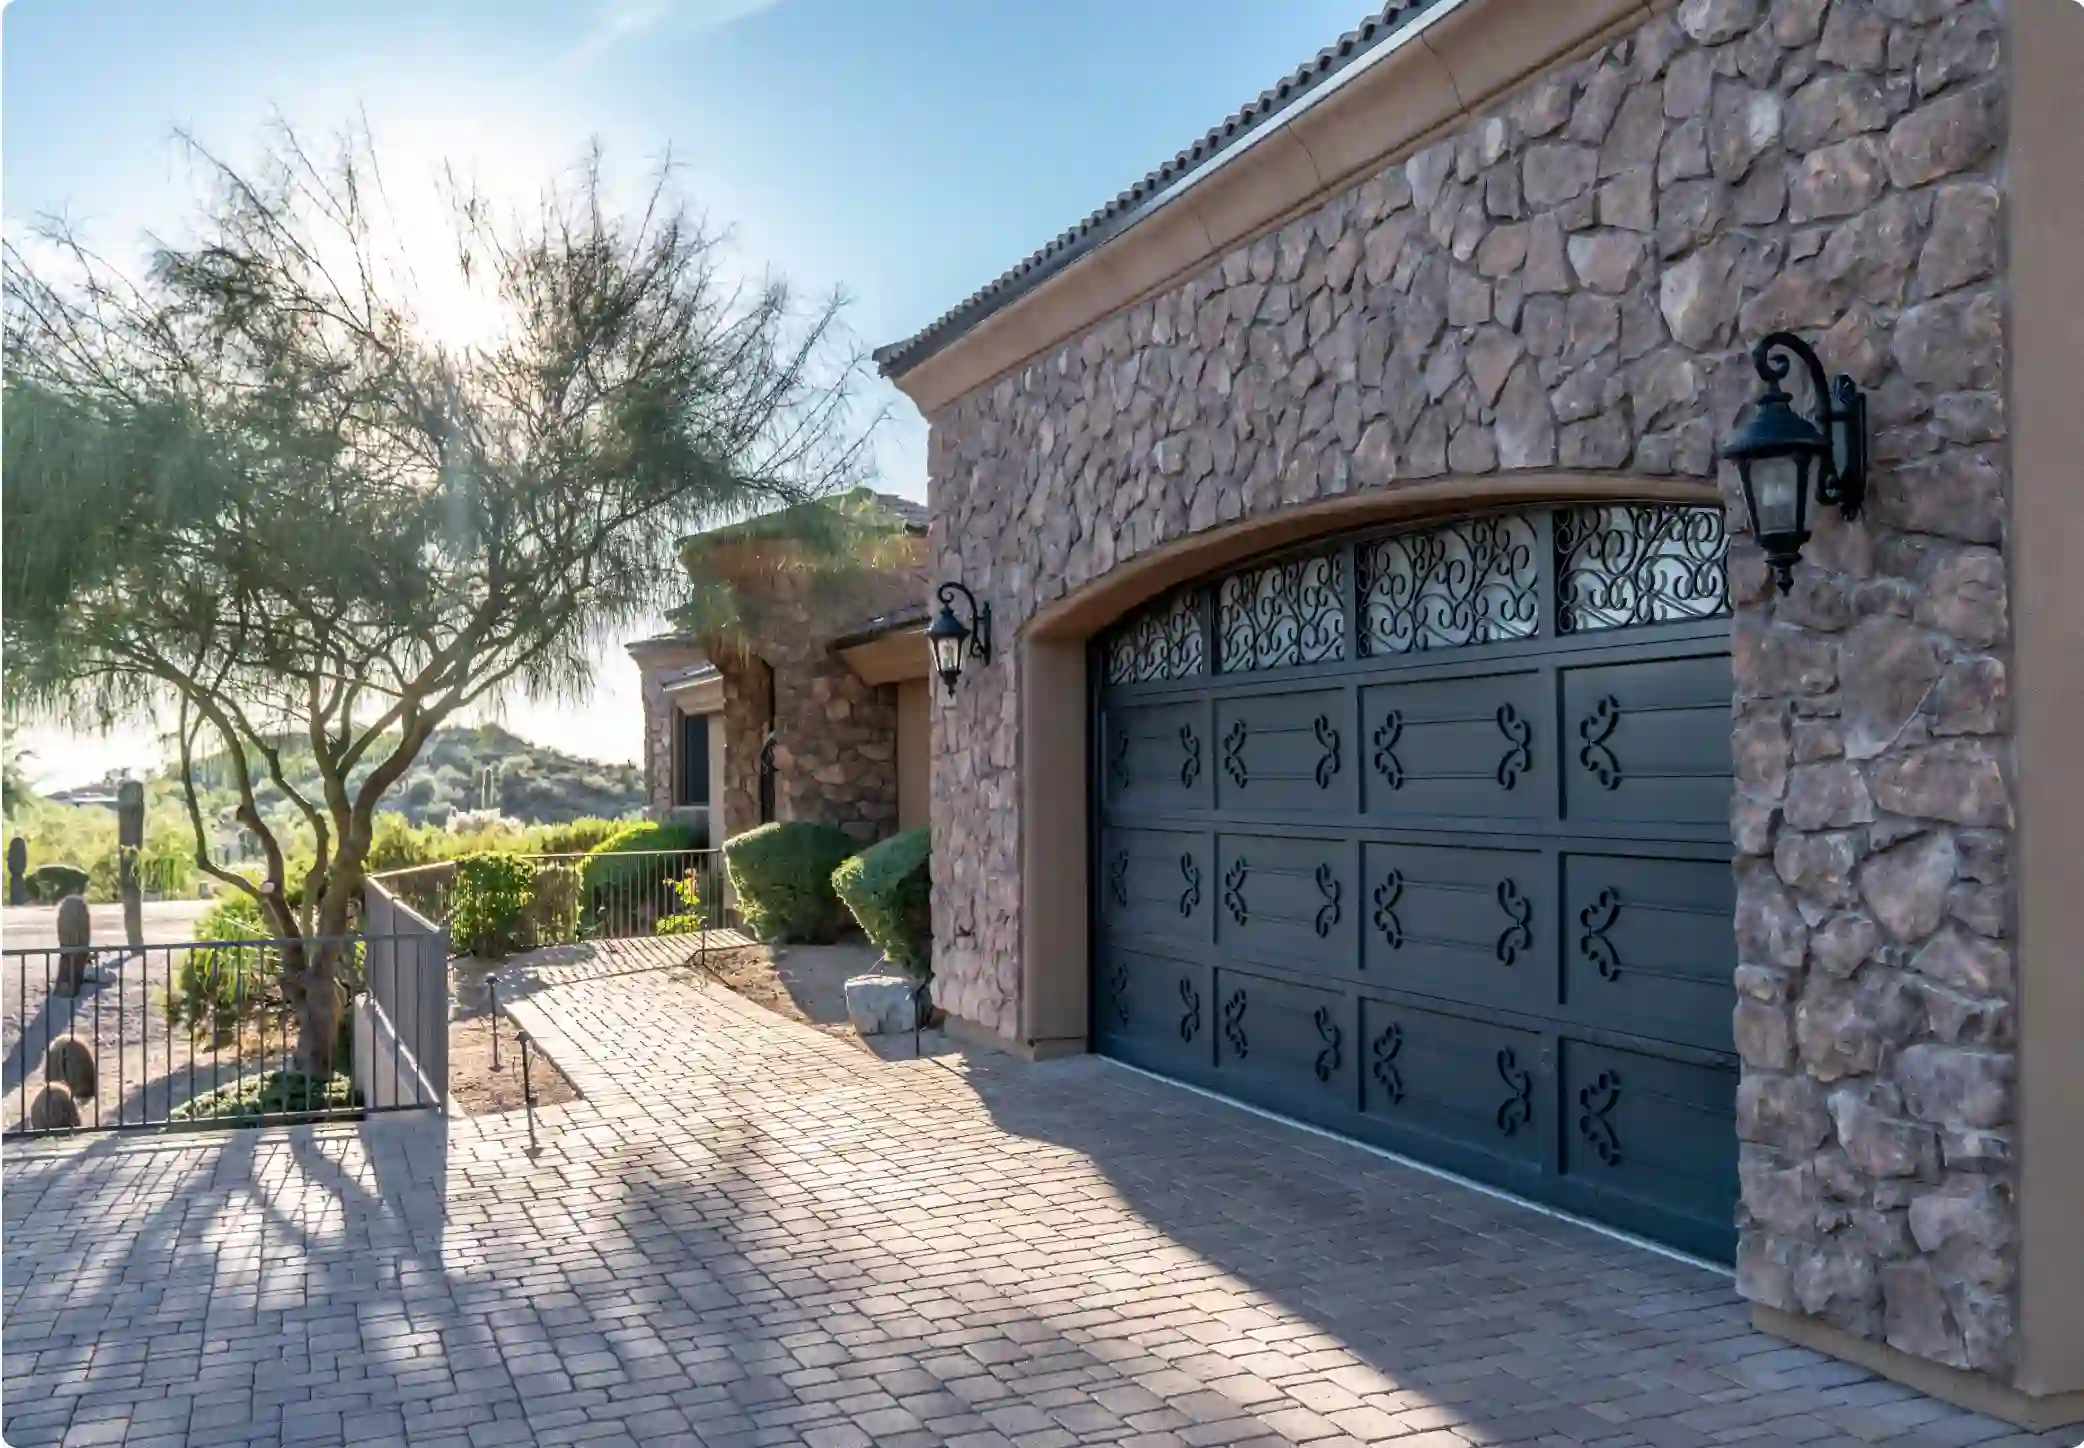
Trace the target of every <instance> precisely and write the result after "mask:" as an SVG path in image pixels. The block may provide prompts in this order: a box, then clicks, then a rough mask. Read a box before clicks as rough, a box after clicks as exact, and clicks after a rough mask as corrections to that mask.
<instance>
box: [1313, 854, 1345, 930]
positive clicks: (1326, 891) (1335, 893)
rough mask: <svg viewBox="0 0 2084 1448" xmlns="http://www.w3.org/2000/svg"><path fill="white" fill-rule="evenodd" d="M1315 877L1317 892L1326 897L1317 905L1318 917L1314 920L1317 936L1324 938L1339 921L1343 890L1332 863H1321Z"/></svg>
mask: <svg viewBox="0 0 2084 1448" xmlns="http://www.w3.org/2000/svg"><path fill="white" fill-rule="evenodd" d="M1315 878H1316V881H1317V893H1318V894H1320V895H1322V896H1323V897H1324V903H1323V904H1322V905H1320V906H1318V907H1317V919H1316V921H1315V922H1314V928H1315V929H1316V931H1317V938H1318V939H1319V940H1322V939H1324V938H1325V937H1327V936H1328V935H1330V934H1331V928H1332V927H1333V926H1334V925H1337V924H1338V923H1339V896H1340V894H1341V893H1342V892H1341V889H1340V886H1339V879H1338V876H1336V875H1334V874H1333V873H1332V870H1331V866H1330V865H1328V864H1320V865H1319V866H1318V867H1317V873H1316V876H1315Z"/></svg>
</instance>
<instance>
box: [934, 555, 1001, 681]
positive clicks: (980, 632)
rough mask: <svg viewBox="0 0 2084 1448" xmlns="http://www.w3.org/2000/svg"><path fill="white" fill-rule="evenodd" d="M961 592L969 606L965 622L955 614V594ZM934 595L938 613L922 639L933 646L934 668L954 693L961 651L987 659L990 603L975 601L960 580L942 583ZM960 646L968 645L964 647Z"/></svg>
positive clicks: (960, 664)
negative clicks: (968, 617)
mask: <svg viewBox="0 0 2084 1448" xmlns="http://www.w3.org/2000/svg"><path fill="white" fill-rule="evenodd" d="M957 594H961V595H962V597H963V600H964V602H965V603H966V604H968V606H969V614H970V621H969V622H968V623H967V624H965V623H964V622H963V621H962V620H961V619H959V618H957V617H956V616H955V609H954V606H953V605H954V602H955V596H956V595H957ZM935 597H937V598H939V599H940V601H941V612H940V614H939V616H937V617H936V618H935V619H934V621H933V622H932V623H931V624H929V625H928V626H927V629H926V641H927V642H928V643H929V644H931V645H932V646H933V666H934V671H935V672H936V673H938V674H939V675H940V676H941V682H942V683H944V684H946V685H947V686H948V692H949V693H950V694H953V693H954V692H955V681H956V680H957V679H959V678H961V677H962V660H963V656H964V654H965V653H967V654H968V655H969V657H971V658H973V659H975V660H976V661H977V662H978V663H980V664H988V663H990V662H991V605H990V604H988V603H986V604H981V605H980V604H979V603H978V602H977V595H976V594H974V593H972V592H970V591H969V589H967V588H965V587H964V586H963V585H962V584H960V583H944V584H942V585H941V586H940V589H939V591H938V592H937V593H936V594H935ZM964 645H968V648H967V649H965V648H964Z"/></svg>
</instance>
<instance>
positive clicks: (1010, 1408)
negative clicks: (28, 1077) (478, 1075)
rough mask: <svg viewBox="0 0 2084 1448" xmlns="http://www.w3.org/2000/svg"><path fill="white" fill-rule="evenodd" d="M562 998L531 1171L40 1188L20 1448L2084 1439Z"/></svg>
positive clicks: (202, 1155) (623, 991)
mask: <svg viewBox="0 0 2084 1448" xmlns="http://www.w3.org/2000/svg"><path fill="white" fill-rule="evenodd" d="M557 978H558V980H559V981H560V982H561V983H558V984H544V985H541V986H540V988H539V989H537V990H536V991H535V992H534V993H533V994H531V995H529V996H527V997H526V998H525V999H524V1000H523V1002H522V1003H521V1004H520V1005H519V1006H518V1007H517V1008H516V1009H517V1011H518V1012H519V1013H520V1015H521V1016H522V1018H523V1019H524V1020H525V1021H526V1023H527V1024H528V1026H529V1028H530V1030H531V1031H532V1032H534V1033H535V1034H536V1035H537V1036H538V1038H539V1039H541V1040H543V1041H544V1042H545V1044H546V1045H547V1046H548V1047H549V1048H550V1049H551V1051H552V1053H553V1054H554V1055H555V1056H556V1057H557V1058H558V1059H559V1061H560V1063H561V1064H562V1065H564V1067H565V1069H566V1070H567V1072H568V1073H569V1074H570V1075H571V1077H572V1078H573V1080H574V1081H575V1083H576V1084H577V1085H578V1086H579V1087H580V1089H581V1090H582V1091H584V1092H585V1093H586V1099H584V1100H582V1101H578V1102H574V1103H571V1104H570V1105H567V1106H559V1107H555V1108H550V1109H547V1110H545V1111H544V1112H542V1113H541V1127H542V1141H543V1147H542V1150H541V1152H540V1153H539V1155H538V1156H536V1157H535V1158H534V1159H533V1160H531V1159H530V1158H529V1156H528V1155H527V1153H526V1150H525V1148H526V1136H525V1131H524V1127H523V1122H522V1118H521V1116H520V1115H519V1114H518V1113H517V1114H514V1115H511V1116H507V1117H502V1118H496V1119H490V1120H483V1121H456V1122H453V1123H450V1125H449V1129H448V1130H447V1131H446V1132H444V1131H442V1130H440V1129H439V1124H438V1123H436V1122H431V1121H429V1120H427V1119H425V1118H405V1117H390V1118H386V1119H384V1120H380V1121H375V1122H371V1123H368V1124H365V1125H364V1126H362V1127H360V1128H359V1129H354V1128H332V1129H303V1130H296V1131H280V1132H244V1133H223V1134H213V1135H209V1136H191V1137H181V1138H173V1139H161V1140H152V1141H140V1140H117V1139H114V1138H108V1137H104V1138H101V1139H97V1140H88V1141H81V1142H73V1143H67V1144H62V1145H59V1144H38V1145H35V1146H31V1147H25V1148H22V1149H20V1150H10V1151H9V1152H8V1154H7V1160H6V1166H5V1187H6V1223H5V1225H6V1246H5V1269H6V1282H5V1304H6V1320H5V1340H6V1341H5V1348H6V1351H5V1360H6V1377H5V1393H6V1407H5V1423H4V1431H5V1437H6V1440H7V1441H8V1442H9V1443H11V1444H19V1445H27V1444H39V1443H63V1444H65V1445H75V1444H116V1443H121V1444H124V1445H126V1448H140V1445H146V1444H151V1445H160V1444H167V1445H171V1444H176V1443H189V1444H198V1445H201V1444H216V1443H268V1444H274V1443H277V1442H280V1443H288V1444H329V1443H343V1442H344V1443H349V1444H355V1445H372V1448H377V1445H390V1444H412V1445H434V1444H442V1445H456V1448H463V1445H472V1448H492V1445H495V1444H503V1443H529V1442H535V1443H546V1444H553V1443H599V1444H620V1445H627V1444H647V1445H652V1444H656V1445H668V1444H699V1445H705V1448H737V1445H754V1444H769V1443H775V1444H780V1443H802V1444H807V1445H810V1448H863V1445H867V1444H870V1443H878V1444H889V1445H897V1448H909V1445H915V1444H916V1445H925V1444H933V1443H947V1444H951V1445H957V1448H1008V1445H1019V1448H1068V1445H1071V1444H1074V1443H1101V1442H1121V1443H1124V1444H1128V1445H1133V1448H1171V1445H1195V1448H1215V1445H1223V1444H1232V1443H1252V1444H1279V1443H1292V1444H1305V1443H1307V1444H1313V1445H1323V1448H1335V1445H1343V1444H1347V1443H1353V1442H1376V1441H1381V1440H1386V1439H1394V1440H1397V1441H1398V1442H1399V1443H1400V1444H1401V1445H1402V1448H1467V1445H1491V1444H1506V1443H1531V1444H1542V1445H1546V1448H1572V1445H1575V1444H1601V1445H1605V1448H1630V1445H1636V1444H1649V1445H1655V1448H1691V1445H1699V1444H1709V1443H1731V1442H1737V1441H1744V1442H1746V1443H1750V1444H1756V1445H1766V1444H1778V1443H1804V1444H1812V1445H1839V1444H1845V1445H1852V1444H1863V1443H1877V1442H1886V1443H1891V1444H1900V1445H1906V1448H1951V1445H1960V1444H1967V1443H1972V1442H1990V1443H1993V1444H1994V1443H1997V1442H2004V1443H2006V1444H2011V1443H2019V1444H2024V1443H2030V1442H2035V1441H2045V1442H2048V1443H2051V1444H2052V1443H2058V1442H2061V1443H2067V1442H2068V1441H2070V1440H2071V1439H2074V1437H2075V1433H2074V1432H2071V1433H2068V1434H2062V1433H2057V1434H2049V1435H2044V1438H2043V1439H2041V1440H2035V1439H2033V1438H2030V1437H2027V1436H2025V1435H2013V1434H2012V1433H2011V1431H2010V1430H2009V1429H2007V1428H2006V1427H2005V1426H2004V1425H2002V1424H1999V1423H1995V1422H1992V1421H1991V1420H1989V1419H1985V1418H1978V1417H1975V1416H1973V1415H1969V1414H1964V1413H1961V1412H1958V1411H1956V1410H1954V1409H1951V1408H1949V1407H1947V1406H1945V1405H1943V1404H1939V1403H1935V1402H1933V1401H1931V1400H1929V1399H1926V1398H1922V1397H1919V1396H1917V1395H1916V1394H1914V1393H1911V1392H1909V1391H1907V1390H1905V1389H1902V1388H1898V1387H1896V1386H1894V1385H1891V1384H1889V1383H1885V1382H1881V1381H1878V1380H1876V1379H1874V1378H1871V1377H1869V1376H1867V1375H1866V1374H1864V1373H1862V1372H1860V1371H1859V1370H1857V1369H1853V1368H1849V1367H1845V1366H1842V1365H1840V1364H1837V1363H1834V1362H1831V1361H1829V1360H1827V1359H1824V1358H1821V1357H1818V1356H1816V1355H1815V1354H1812V1353H1808V1352H1805V1351H1802V1350H1799V1349H1796V1348H1791V1347H1788V1346H1785V1345H1783V1344H1780V1343H1777V1342H1775V1341H1773V1340H1771V1339H1768V1338H1764V1337H1760V1336H1758V1335H1755V1334H1753V1333H1752V1332H1750V1331H1749V1330H1748V1329H1747V1327H1746V1326H1745V1322H1744V1317H1743V1313H1742V1311H1741V1309H1740V1307H1739V1305H1738V1303H1737V1301H1736V1299H1735V1298H1734V1297H1733V1295H1732V1293H1731V1291H1730V1288H1729V1284H1728V1282H1727V1280H1726V1279H1724V1278H1722V1277H1719V1276H1717V1275H1715V1274H1712V1273H1708V1272H1704V1271H1701V1270H1699V1269H1697V1268H1694V1267H1691V1266H1688V1265H1686V1264H1683V1263H1680V1262H1675V1261H1672V1260H1670V1259H1667V1258H1664V1257H1661V1256H1658V1255H1655V1254H1652V1253H1649V1252H1646V1251H1642V1250H1640V1249H1637V1248H1634V1247H1631V1246H1628V1245H1625V1244H1622V1243H1619V1242H1616V1241H1614V1240H1612V1239H1609V1238H1606V1237H1603V1236H1600V1235H1597V1234H1595V1233H1592V1232H1590V1231H1587V1230H1584V1229H1581V1228H1578V1227H1575V1226H1572V1225H1569V1224H1567V1223H1563V1222H1560V1221H1558V1220H1556V1219H1554V1218H1550V1217H1546V1216H1543V1215H1540V1214H1538V1213H1536V1212H1533V1211H1530V1210H1527V1209H1525V1208H1521V1207H1517V1206H1514V1205H1512V1204H1509V1203H1506V1202H1502V1201H1499V1200H1496V1199H1493V1198H1489V1197H1486V1196H1483V1195H1479V1194H1477V1193H1474V1192H1471V1191H1467V1190H1464V1189H1461V1188H1459V1187H1456V1186H1453V1185H1451V1184H1449V1183H1445V1182H1442V1181H1440V1180H1438V1179H1436V1178H1433V1177H1430V1176H1427V1175H1425V1174H1422V1173H1419V1172H1416V1171H1413V1170H1410V1169H1408V1168H1405V1167H1402V1166H1399V1165H1397V1164H1395V1163H1393V1162H1390V1161H1387V1160H1384V1159H1382V1158H1380V1157H1376V1156H1372V1155H1370V1154H1368V1153H1365V1152H1362V1151H1360V1150H1358V1149H1355V1148H1351V1147H1347V1146H1344V1145H1341V1144H1338V1143H1335V1142H1332V1141H1329V1140H1327V1139H1325V1138H1322V1137H1318V1136H1314V1135H1311V1134H1309V1133H1306V1132H1302V1131H1299V1130H1295V1129H1292V1128H1288V1127H1285V1126H1281V1125H1278V1124H1276V1123H1273V1122H1270V1121H1267V1120H1265V1119H1262V1118H1258V1117H1254V1116H1252V1115H1249V1114H1247V1113H1244V1112H1241V1111H1237V1110H1234V1109H1231V1108H1228V1107H1225V1106H1222V1105H1220V1104H1217V1103H1214V1102H1211V1101H1209V1100H1207V1099H1204V1098H1201V1097H1198V1096H1195V1095H1193V1094H1191V1093H1188V1092H1185V1091H1182V1090H1178V1089H1176V1088H1173V1087H1170V1086H1166V1085H1163V1084H1161V1083H1157V1082H1154V1081H1150V1080H1148V1079H1145V1078H1143V1077H1140V1076H1138V1075H1136V1074H1134V1073H1132V1072H1129V1071H1127V1070H1124V1069H1122V1068H1120V1067H1117V1066H1114V1065H1111V1064H1109V1063H1106V1062H1102V1061H1098V1060H1092V1059H1075V1060H1069V1061H1061V1062H1056V1063H1052V1064H1049V1065H1045V1066H1028V1065H1023V1064H1021V1063H1018V1062H1015V1061H1012V1060H1009V1059H1006V1058H1003V1057H995V1056H989V1055H986V1056H972V1057H970V1058H968V1059H964V1058H960V1057H947V1058H943V1059H941V1060H924V1061H879V1060H877V1059H875V1058H874V1057H871V1056H869V1055H867V1054H866V1053H864V1052H861V1051H859V1050H857V1049H854V1048H853V1047H851V1046H849V1045H847V1044H845V1043H843V1042H840V1041H837V1040H834V1039H832V1038H830V1037H827V1036H824V1035H822V1034H820V1033H818V1032H816V1031H812V1030H810V1029H807V1028H802V1027H798V1026H795V1025H791V1024H789V1023H786V1022H783V1021H781V1020H779V1019H778V1018H776V1017H774V1016H771V1015H768V1014H767V1013H765V1012H763V1011H760V1010H759V1009H757V1008H756V1007H752V1006H750V1005H747V1004H745V1003H743V1002H741V1001H739V1000H737V998H735V997H732V996H729V995H727V994H725V993H723V992H721V991H719V990H714V989H707V988H703V987H700V986H697V985H694V984H692V983H686V982H682V981H678V980H675V979H673V978H671V977H669V976H668V975H665V974H661V973H640V974H629V973H622V974H617V973H615V972H613V971H602V972H593V973H590V972H588V971H585V970H583V969H566V970H563V971H561V972H560V973H559V974H558V977H557ZM444 1199H445V1204H446V1212H444V1211H443V1209H442V1208H443V1204H444Z"/></svg>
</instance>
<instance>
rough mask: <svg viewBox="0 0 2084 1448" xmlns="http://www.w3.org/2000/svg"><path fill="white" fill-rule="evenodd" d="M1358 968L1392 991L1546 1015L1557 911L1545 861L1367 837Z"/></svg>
mask: <svg viewBox="0 0 2084 1448" xmlns="http://www.w3.org/2000/svg"><path fill="white" fill-rule="evenodd" d="M1361 872H1362V880H1363V884H1364V885H1365V887H1366V890H1367V894H1366V897H1365V898H1364V900H1363V901H1362V909H1363V910H1364V912H1365V914H1364V917H1363V924H1362V930H1361V973H1362V975H1363V977H1365V978H1366V979H1367V980H1369V981H1373V982H1375V983H1378V984H1380V985H1383V986H1386V987H1388V988H1390V989H1394V990H1408V991H1419V992H1423V993H1425V994H1427V995H1437V996H1444V997H1446V998H1448V999H1450V1000H1463V1001H1469V1002H1472V1003H1476V1004H1485V1005H1492V1006H1498V1007H1503V1008H1508V1009H1517V1010H1532V1011H1541V1012H1546V1011H1549V1010H1551V1009H1553V1007H1554V1004H1555V997H1556V986H1555V977H1554V972H1553V970H1552V968H1550V967H1549V966H1548V965H1546V964H1545V962H1546V961H1547V960H1549V959H1551V958H1552V956H1551V944H1552V942H1550V941H1547V940H1545V939H1543V936H1545V935H1547V934H1548V933H1549V931H1550V929H1551V927H1550V925H1549V922H1550V921H1551V920H1552V919H1553V918H1554V915H1555V904H1554V890H1553V889H1552V888H1551V887H1550V884H1549V881H1548V879H1547V873H1548V872H1547V870H1546V869H1545V867H1544V862H1543V857H1542V856H1541V855H1540V854H1539V853H1538V852H1535V851H1530V850H1495V849H1471V848H1466V847H1460V846H1435V845H1414V844H1401V843H1399V844H1385V843H1376V842H1370V843H1368V844H1366V845H1363V846H1362V849H1361Z"/></svg>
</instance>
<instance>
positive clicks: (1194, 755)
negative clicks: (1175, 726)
mask: <svg viewBox="0 0 2084 1448" xmlns="http://www.w3.org/2000/svg"><path fill="white" fill-rule="evenodd" d="M1179 747H1180V749H1181V750H1182V751H1183V755H1184V757H1183V758H1182V759H1181V760H1180V764H1179V782H1180V785H1181V787H1182V788H1185V789H1192V788H1193V787H1194V781H1195V780H1197V779H1199V778H1201V740H1200V738H1199V737H1198V736H1197V735H1196V734H1195V733H1194V726H1193V725H1191V724H1182V725H1180V726H1179Z"/></svg>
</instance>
